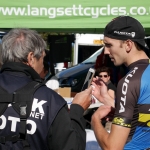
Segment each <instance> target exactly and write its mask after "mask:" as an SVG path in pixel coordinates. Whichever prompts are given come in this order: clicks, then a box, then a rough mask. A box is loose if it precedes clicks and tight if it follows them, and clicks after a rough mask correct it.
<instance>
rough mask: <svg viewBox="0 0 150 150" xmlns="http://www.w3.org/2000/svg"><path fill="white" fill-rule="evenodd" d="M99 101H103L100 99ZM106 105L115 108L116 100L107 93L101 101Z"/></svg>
mask: <svg viewBox="0 0 150 150" xmlns="http://www.w3.org/2000/svg"><path fill="white" fill-rule="evenodd" d="M98 99H101V97H100V98H98ZM100 101H101V102H102V103H103V104H104V105H109V106H112V107H115V100H114V99H113V98H112V97H111V96H110V95H109V94H108V93H107V94H105V95H104V96H103V98H102V100H100Z"/></svg>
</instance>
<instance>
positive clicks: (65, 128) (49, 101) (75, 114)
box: [0, 63, 86, 150]
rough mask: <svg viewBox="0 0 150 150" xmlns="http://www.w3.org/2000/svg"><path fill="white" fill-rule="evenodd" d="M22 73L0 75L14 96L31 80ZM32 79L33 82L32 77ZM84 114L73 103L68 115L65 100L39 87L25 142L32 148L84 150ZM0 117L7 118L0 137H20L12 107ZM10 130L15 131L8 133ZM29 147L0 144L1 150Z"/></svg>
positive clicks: (35, 95) (29, 76) (6, 88)
mask: <svg viewBox="0 0 150 150" xmlns="http://www.w3.org/2000/svg"><path fill="white" fill-rule="evenodd" d="M17 64H18V63H16V65H17ZM10 65H11V64H10ZM15 68H16V67H15ZM15 68H14V69H15ZM21 70H22V71H19V70H18V71H13V70H12V69H10V70H9V71H8V70H4V71H3V72H2V73H0V86H1V87H2V88H4V89H5V90H6V91H8V93H13V92H14V91H16V90H18V89H20V88H22V87H23V86H25V85H26V84H27V83H29V82H31V81H32V80H33V79H32V77H31V75H30V74H29V75H26V74H24V73H23V72H24V70H23V69H22V68H21ZM33 78H34V79H35V76H34V77H33ZM36 79H37V78H36ZM83 112H84V110H83V108H82V107H81V106H79V105H77V104H76V105H75V104H72V105H71V108H70V116H69V115H68V109H66V101H65V100H64V99H63V98H62V97H61V96H60V95H58V94H57V93H56V92H55V91H53V90H51V89H49V88H47V87H46V86H42V87H40V88H38V89H37V90H36V92H35V94H34V100H33V104H32V111H31V114H30V116H29V117H28V119H27V130H28V132H27V140H28V142H29V143H28V144H29V145H30V147H31V149H32V150H50V149H53V150H62V149H64V150H69V149H72V150H84V149H85V143H86V133H85V129H84V127H85V120H84V118H83ZM3 118H4V119H6V126H5V127H4V128H3V129H1V130H0V136H4V135H6V134H7V135H11V136H14V134H15V135H19V127H20V122H19V121H17V120H18V119H19V118H20V116H19V115H18V113H17V112H16V111H15V110H14V109H13V107H12V106H9V107H8V108H7V109H6V111H5V112H4V114H3ZM3 118H1V121H2V122H3ZM8 118H14V119H12V120H9V119H8ZM14 122H15V124H14ZM12 125H13V126H12ZM12 127H13V128H14V131H12V130H11V129H12ZM3 140H4V139H3ZM28 144H27V145H26V143H24V144H23V143H22V141H17V142H16V143H12V142H11V141H8V142H6V143H5V144H2V143H0V150H6V149H8V150H10V149H12V150H22V149H23V148H22V147H23V145H24V146H27V148H28Z"/></svg>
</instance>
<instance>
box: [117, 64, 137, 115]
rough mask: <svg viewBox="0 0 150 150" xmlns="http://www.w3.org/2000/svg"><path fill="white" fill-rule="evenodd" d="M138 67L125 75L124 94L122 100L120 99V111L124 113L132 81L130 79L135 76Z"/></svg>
mask: <svg viewBox="0 0 150 150" xmlns="http://www.w3.org/2000/svg"><path fill="white" fill-rule="evenodd" d="M137 69H138V68H137V67H135V68H134V69H133V70H132V71H131V72H130V73H129V74H127V76H126V77H125V80H124V83H123V85H122V96H121V101H120V110H119V113H123V112H125V105H126V94H127V91H128V85H129V82H130V79H131V78H132V77H133V75H134V74H135V72H136V70H137Z"/></svg>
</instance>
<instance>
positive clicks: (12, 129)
mask: <svg viewBox="0 0 150 150" xmlns="http://www.w3.org/2000/svg"><path fill="white" fill-rule="evenodd" d="M8 120H10V121H11V122H12V123H11V131H12V132H16V126H17V122H20V118H16V117H11V116H9V117H8Z"/></svg>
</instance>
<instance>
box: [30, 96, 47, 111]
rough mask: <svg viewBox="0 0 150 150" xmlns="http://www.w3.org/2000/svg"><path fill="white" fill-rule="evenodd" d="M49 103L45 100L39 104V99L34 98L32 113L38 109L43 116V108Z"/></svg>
mask: <svg viewBox="0 0 150 150" xmlns="http://www.w3.org/2000/svg"><path fill="white" fill-rule="evenodd" d="M45 103H47V101H44V100H41V101H40V102H39V103H38V99H36V98H34V99H33V104H32V111H35V110H36V109H37V108H38V109H39V112H40V113H41V114H44V110H43V107H42V105H43V104H45Z"/></svg>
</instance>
